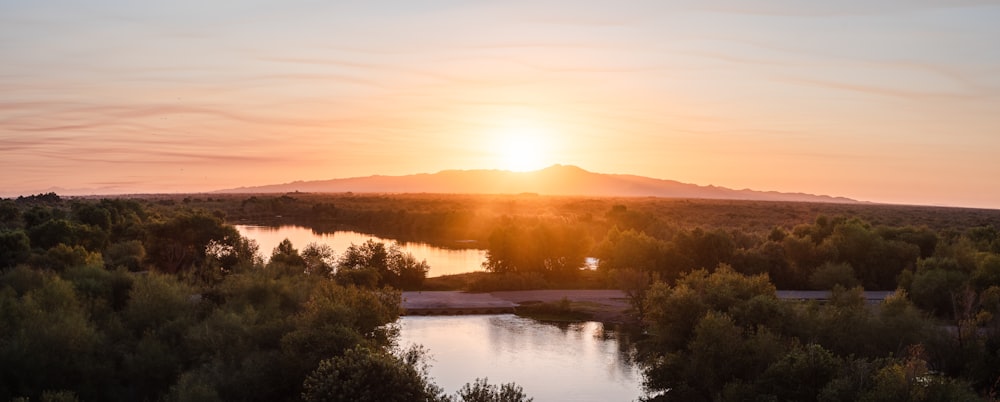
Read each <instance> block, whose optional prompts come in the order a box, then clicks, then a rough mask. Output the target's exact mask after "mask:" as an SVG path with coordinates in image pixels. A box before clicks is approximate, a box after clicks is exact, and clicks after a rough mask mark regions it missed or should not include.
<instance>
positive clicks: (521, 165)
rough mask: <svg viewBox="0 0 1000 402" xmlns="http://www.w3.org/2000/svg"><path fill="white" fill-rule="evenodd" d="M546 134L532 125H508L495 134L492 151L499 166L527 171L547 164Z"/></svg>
mask: <svg viewBox="0 0 1000 402" xmlns="http://www.w3.org/2000/svg"><path fill="white" fill-rule="evenodd" d="M547 146H548V135H547V133H546V132H545V131H544V130H542V129H539V128H534V127H508V128H506V129H504V130H501V131H500V132H499V133H498V134H497V138H496V140H495V147H494V151H493V152H495V153H496V156H497V158H498V159H499V163H500V164H501V166H500V168H502V169H505V170H511V171H515V172H527V171H531V170H538V169H542V168H544V167H545V166H546V165H547V164H548V162H549V161H548V160H547V158H548V155H547V152H548V149H547Z"/></svg>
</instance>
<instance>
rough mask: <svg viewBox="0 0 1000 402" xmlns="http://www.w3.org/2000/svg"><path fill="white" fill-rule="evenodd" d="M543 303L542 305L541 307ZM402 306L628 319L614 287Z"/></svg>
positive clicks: (450, 295) (783, 293)
mask: <svg viewBox="0 0 1000 402" xmlns="http://www.w3.org/2000/svg"><path fill="white" fill-rule="evenodd" d="M890 294H892V292H888V291H867V292H864V298H865V300H866V301H867V302H868V303H869V304H878V303H881V302H882V301H883V300H885V298H886V297H888V296H889V295H890ZM829 295H830V292H829V291H807V290H779V291H778V294H777V296H778V298H779V299H782V300H788V301H809V300H814V301H819V302H823V301H826V300H827V299H828V298H829ZM539 306H541V308H538V307H539ZM402 308H403V311H404V313H403V314H406V315H458V314H502V313H518V314H524V315H528V316H531V315H533V314H532V313H537V314H538V315H540V316H543V317H544V318H548V319H557V318H560V317H562V318H566V319H576V318H580V317H584V316H586V317H587V319H588V320H592V321H600V322H605V323H624V322H627V321H628V320H629V317H628V315H627V314H626V311H627V310H628V308H629V306H628V302H627V300H626V298H625V293H623V292H622V291H620V290H615V289H600V290H591V289H573V290H571V289H562V290H552V289H546V290H518V291H502V292H489V293H467V292H462V291H457V290H449V291H413V292H403V302H402Z"/></svg>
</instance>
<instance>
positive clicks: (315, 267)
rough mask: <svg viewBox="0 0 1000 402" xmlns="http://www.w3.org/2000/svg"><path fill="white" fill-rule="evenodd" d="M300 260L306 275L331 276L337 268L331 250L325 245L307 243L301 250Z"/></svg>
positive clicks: (334, 256)
mask: <svg viewBox="0 0 1000 402" xmlns="http://www.w3.org/2000/svg"><path fill="white" fill-rule="evenodd" d="M302 259H303V260H304V261H305V264H306V273H308V274H315V275H332V274H333V270H334V268H335V267H336V266H337V259H336V255H335V253H334V251H333V248H332V247H330V246H329V245H327V244H319V243H315V242H314V243H309V244H308V245H307V246H306V248H304V249H302Z"/></svg>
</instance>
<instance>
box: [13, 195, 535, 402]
mask: <svg viewBox="0 0 1000 402" xmlns="http://www.w3.org/2000/svg"><path fill="white" fill-rule="evenodd" d="M426 268H427V266H426V263H424V262H420V261H416V260H415V259H414V258H413V256H411V255H408V254H404V253H401V252H400V251H399V250H398V248H394V247H393V246H391V245H390V246H386V245H384V244H382V243H375V242H369V243H365V244H361V245H352V246H351V248H350V249H349V250H347V251H345V252H344V254H343V255H341V256H339V258H334V255H333V253H332V250H329V248H328V247H326V246H321V245H315V244H313V245H308V246H306V247H305V248H304V249H303V250H302V251H301V252H300V251H298V250H297V249H296V248H295V247H294V245H292V244H291V242H288V241H285V242H282V243H281V244H280V245H279V246H278V247H276V248H275V250H273V251H272V253H271V257H270V260H269V261H268V263H266V264H265V263H263V258H262V256H261V253H260V252H259V250H258V249H257V245H256V244H255V243H254V242H253V241H250V240H248V239H246V238H243V237H241V236H240V235H239V233H238V232H236V230H235V229H234V228H233V227H232V226H229V225H227V224H226V223H225V221H224V213H221V212H208V211H205V210H201V209H192V208H188V207H186V206H185V205H184V204H177V205H163V204H161V203H151V202H148V201H145V200H126V199H101V200H80V199H74V200H65V199H61V198H60V197H58V196H57V195H55V194H46V195H39V196H33V197H22V198H20V199H17V200H0V400H3V401H8V400H10V401H30V400H36V401H79V400H82V401H118V400H121V401H143V400H146V401H175V400H176V401H229V400H244V401H256V400H260V401H394V400H398V401H456V402H457V401H469V402H471V401H500V400H503V401H508V400H509V401H527V400H530V398H528V397H527V396H526V395H525V394H524V393H523V391H522V390H521V389H520V388H519V387H517V386H516V385H514V384H490V383H488V382H486V380H485V379H477V380H475V381H472V382H470V383H469V384H467V385H466V386H465V387H463V388H462V389H460V390H457V392H456V393H455V394H453V395H448V394H446V393H445V392H444V391H443V390H442V389H441V388H440V387H438V386H436V385H435V384H434V383H433V381H432V380H431V379H430V378H429V376H428V375H427V371H426V361H427V360H426V356H425V354H426V353H425V352H424V351H422V350H421V349H420V348H419V347H408V348H406V347H401V346H399V345H398V344H397V343H398V342H397V339H398V327H397V326H396V325H395V324H394V322H395V321H396V320H397V318H398V316H399V305H400V292H399V291H398V288H400V287H407V286H419V281H420V280H421V279H422V278H423V276H424V275H425V274H426ZM470 380H471V379H470Z"/></svg>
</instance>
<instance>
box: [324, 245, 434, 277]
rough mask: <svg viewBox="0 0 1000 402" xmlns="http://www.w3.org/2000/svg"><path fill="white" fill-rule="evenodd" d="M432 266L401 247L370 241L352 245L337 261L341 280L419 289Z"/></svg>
mask: <svg viewBox="0 0 1000 402" xmlns="http://www.w3.org/2000/svg"><path fill="white" fill-rule="evenodd" d="M429 269H430V267H429V266H428V265H427V261H417V259H416V257H414V256H413V255H412V254H410V253H403V252H402V251H401V250H400V249H399V246H398V245H396V244H393V245H392V246H390V247H388V248H387V247H386V246H385V243H382V242H376V241H374V240H368V241H366V242H364V243H362V244H361V245H355V244H351V245H350V247H348V248H347V250H346V251H344V254H343V255H341V256H340V259H339V260H338V262H337V273H336V277H337V278H338V281H339V282H340V283H344V284H354V285H359V286H362V285H363V286H372V285H373V284H374V285H375V286H377V285H388V286H393V287H395V288H398V289H417V288H419V287H420V285H421V284H422V283H423V281H424V278H425V277H426V276H427V271H428V270H429Z"/></svg>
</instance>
